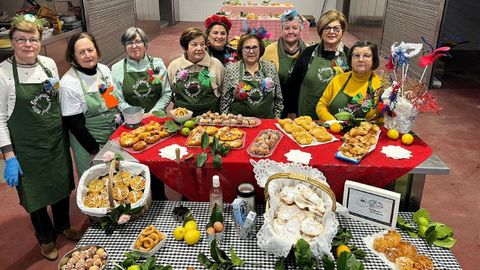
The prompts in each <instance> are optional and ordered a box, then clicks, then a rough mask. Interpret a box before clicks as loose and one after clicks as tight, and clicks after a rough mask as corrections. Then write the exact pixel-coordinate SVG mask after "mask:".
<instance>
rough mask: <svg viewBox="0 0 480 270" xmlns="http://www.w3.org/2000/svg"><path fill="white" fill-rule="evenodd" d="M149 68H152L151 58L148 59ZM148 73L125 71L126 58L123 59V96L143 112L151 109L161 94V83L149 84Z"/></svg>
mask: <svg viewBox="0 0 480 270" xmlns="http://www.w3.org/2000/svg"><path fill="white" fill-rule="evenodd" d="M147 58H148V60H149V61H150V68H151V69H152V70H154V67H153V59H150V57H148V56H147ZM149 77H150V75H149V74H148V73H147V72H146V71H140V72H127V59H126V58H125V60H124V61H123V96H124V97H125V101H126V102H127V103H128V104H130V105H132V106H140V107H142V108H144V109H145V112H149V111H151V110H152V108H153V106H155V104H156V103H157V101H158V100H159V99H160V97H161V96H162V85H161V84H150V83H149V82H148V78H149Z"/></svg>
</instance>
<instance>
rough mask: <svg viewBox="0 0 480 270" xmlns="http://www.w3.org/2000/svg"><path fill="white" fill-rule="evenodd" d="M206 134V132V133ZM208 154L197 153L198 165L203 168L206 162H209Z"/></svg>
mask: <svg viewBox="0 0 480 270" xmlns="http://www.w3.org/2000/svg"><path fill="white" fill-rule="evenodd" d="M205 134H206V133H205ZM207 159H208V155H207V153H205V152H202V153H199V154H197V157H196V160H197V167H199V168H202V167H203V166H205V163H206V162H207Z"/></svg>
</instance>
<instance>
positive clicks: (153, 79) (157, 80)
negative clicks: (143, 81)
mask: <svg viewBox="0 0 480 270" xmlns="http://www.w3.org/2000/svg"><path fill="white" fill-rule="evenodd" d="M147 74H148V75H150V77H148V82H149V83H151V84H161V83H162V82H163V79H164V78H163V76H162V75H161V74H160V68H159V67H156V68H154V69H148V70H147Z"/></svg>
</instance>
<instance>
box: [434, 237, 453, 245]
mask: <svg viewBox="0 0 480 270" xmlns="http://www.w3.org/2000/svg"><path fill="white" fill-rule="evenodd" d="M456 242H457V240H455V239H454V238H452V237H446V238H444V239H437V240H435V241H433V244H434V245H435V246H437V247H443V248H452V247H453V245H455V243H456Z"/></svg>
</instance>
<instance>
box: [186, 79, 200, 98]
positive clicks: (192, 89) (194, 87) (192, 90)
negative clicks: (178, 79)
mask: <svg viewBox="0 0 480 270" xmlns="http://www.w3.org/2000/svg"><path fill="white" fill-rule="evenodd" d="M201 91H202V87H201V86H200V83H199V82H198V81H197V80H194V79H190V80H189V81H188V82H187V83H185V94H187V95H188V96H189V97H196V96H198V94H200V92H201Z"/></svg>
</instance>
